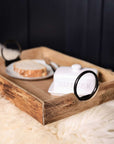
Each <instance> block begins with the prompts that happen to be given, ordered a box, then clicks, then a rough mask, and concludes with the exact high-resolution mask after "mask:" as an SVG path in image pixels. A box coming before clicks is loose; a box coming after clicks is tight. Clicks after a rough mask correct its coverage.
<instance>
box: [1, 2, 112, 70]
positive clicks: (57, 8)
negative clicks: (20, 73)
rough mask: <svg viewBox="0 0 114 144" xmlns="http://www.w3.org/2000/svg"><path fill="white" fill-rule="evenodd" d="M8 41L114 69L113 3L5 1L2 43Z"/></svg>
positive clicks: (2, 13) (2, 20) (25, 47)
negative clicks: (11, 40)
mask: <svg viewBox="0 0 114 144" xmlns="http://www.w3.org/2000/svg"><path fill="white" fill-rule="evenodd" d="M8 39H15V40H18V41H19V42H20V43H21V45H22V48H23V49H27V48H32V47H36V46H47V47H50V48H52V49H55V50H58V51H60V52H63V53H66V54H69V55H71V56H74V57H77V58H80V59H83V60H86V61H89V62H92V63H94V64H97V65H99V66H102V67H106V68H112V69H114V0H4V1H3V0H2V1H0V42H1V43H4V42H5V41H6V40H8Z"/></svg>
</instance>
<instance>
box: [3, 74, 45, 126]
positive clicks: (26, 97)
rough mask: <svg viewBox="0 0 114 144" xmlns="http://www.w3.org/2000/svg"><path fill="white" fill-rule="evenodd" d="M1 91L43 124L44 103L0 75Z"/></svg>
mask: <svg viewBox="0 0 114 144" xmlns="http://www.w3.org/2000/svg"><path fill="white" fill-rule="evenodd" d="M0 93H1V94H2V95H3V96H4V97H5V98H6V99H8V100H10V101H11V102H12V103H14V104H15V105H16V106H17V107H18V108H20V109H21V110H22V111H25V112H26V113H28V114H30V115H31V116H32V117H34V118H35V119H36V120H38V121H39V122H40V123H42V124H43V103H42V102H40V101H39V100H38V99H37V98H35V97H34V96H32V95H30V94H29V93H28V92H26V91H25V90H23V89H21V88H19V87H18V86H16V85H14V84H13V83H10V81H8V80H7V79H5V78H3V77H1V76H0Z"/></svg>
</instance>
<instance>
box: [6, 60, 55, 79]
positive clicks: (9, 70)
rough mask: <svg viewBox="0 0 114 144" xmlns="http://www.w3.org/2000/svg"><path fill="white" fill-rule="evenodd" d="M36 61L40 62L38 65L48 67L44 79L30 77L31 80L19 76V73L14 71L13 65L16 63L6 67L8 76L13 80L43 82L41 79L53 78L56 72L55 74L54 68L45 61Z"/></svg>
mask: <svg viewBox="0 0 114 144" xmlns="http://www.w3.org/2000/svg"><path fill="white" fill-rule="evenodd" d="M34 61H35V62H38V63H41V64H43V65H45V66H46V68H47V75H46V76H43V77H30V78H29V77H23V76H21V75H19V74H18V73H16V72H15V71H14V70H13V64H14V63H11V64H10V65H8V66H7V67H6V74H7V75H9V76H11V77H13V78H17V79H23V80H41V79H46V78H49V77H51V76H53V74H54V72H53V70H52V68H51V67H50V66H49V65H47V64H46V63H45V61H44V60H37V59H34Z"/></svg>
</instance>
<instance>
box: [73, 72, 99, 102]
mask: <svg viewBox="0 0 114 144" xmlns="http://www.w3.org/2000/svg"><path fill="white" fill-rule="evenodd" d="M87 73H91V74H93V75H94V77H95V80H96V83H95V87H94V89H93V91H92V93H91V94H88V95H85V96H82V97H79V95H78V93H77V85H78V82H79V80H80V78H81V77H82V76H83V75H84V74H87ZM97 88H98V77H97V75H96V73H94V72H93V71H91V70H87V71H84V72H82V73H81V74H80V75H79V76H78V77H77V78H76V80H75V83H74V94H75V95H76V97H77V98H78V99H79V100H80V101H84V100H88V99H90V98H91V97H92V96H93V95H94V94H95V92H96V90H97Z"/></svg>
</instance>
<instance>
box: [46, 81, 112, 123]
mask: <svg viewBox="0 0 114 144" xmlns="http://www.w3.org/2000/svg"><path fill="white" fill-rule="evenodd" d="M109 100H114V82H110V83H108V84H107V83H103V84H102V85H100V86H99V89H98V90H97V92H96V94H95V95H94V96H93V97H92V98H91V99H90V100H88V101H79V100H78V99H77V98H76V97H75V95H73V94H69V95H65V96H63V97H61V99H59V98H58V99H54V100H51V101H48V102H45V104H44V120H45V121H44V124H48V123H51V122H54V121H57V120H60V119H63V118H65V117H68V116H71V115H73V114H77V113H79V112H82V111H84V110H87V109H89V108H91V107H93V106H97V105H99V104H102V103H104V102H107V101H109Z"/></svg>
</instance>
